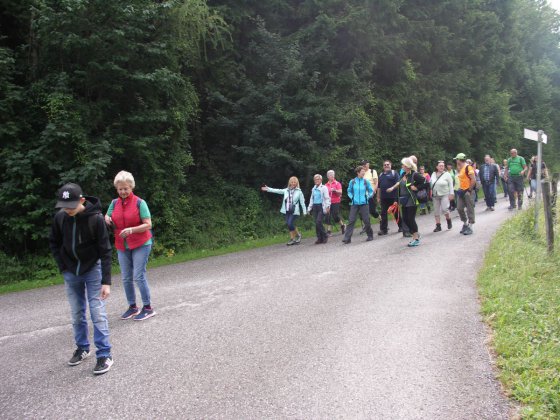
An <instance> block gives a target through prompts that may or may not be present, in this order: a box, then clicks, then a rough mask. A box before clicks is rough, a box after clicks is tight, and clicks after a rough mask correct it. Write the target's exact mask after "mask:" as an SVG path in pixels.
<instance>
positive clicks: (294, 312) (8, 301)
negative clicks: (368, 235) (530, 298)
mask: <svg viewBox="0 0 560 420" xmlns="http://www.w3.org/2000/svg"><path fill="white" fill-rule="evenodd" d="M506 206H507V203H506V200H504V199H503V198H500V203H499V205H498V207H497V210H496V211H495V212H483V211H482V210H483V207H485V206H484V205H483V203H479V205H478V206H477V223H476V225H475V228H474V231H475V233H474V235H472V236H467V237H465V236H462V235H460V234H459V229H460V227H461V225H460V222H459V220H458V219H457V214H456V212H454V223H455V225H454V227H453V229H452V230H450V231H447V230H446V229H445V227H444V231H443V232H439V233H432V229H433V227H434V221H433V217H432V216H431V215H429V216H421V217H419V218H418V221H419V226H420V232H421V233H423V235H422V245H421V246H420V247H418V248H407V247H406V243H407V242H408V240H407V239H403V238H402V236H401V234H398V233H397V232H396V226H395V224H394V223H392V224H391V225H390V227H391V231H390V234H389V235H388V236H385V237H378V236H377V235H376V236H375V240H374V241H373V242H367V243H366V242H365V236H359V235H358V234H357V233H358V232H359V228H358V229H357V230H356V232H355V235H354V237H353V240H352V243H351V244H349V245H344V244H342V243H341V239H342V237H341V236H340V233H339V232H338V233H335V235H334V236H333V237H332V238H331V239H330V241H329V243H328V244H326V245H314V244H313V242H314V238H304V241H303V243H302V244H301V245H298V246H292V247H286V246H285V245H278V246H271V247H267V248H261V249H256V250H252V251H246V252H240V253H235V254H230V255H225V256H220V257H213V258H208V259H203V260H198V261H193V262H189V263H184V264H178V265H174V266H167V267H162V268H158V269H153V270H150V271H149V281H150V285H151V290H152V299H153V305H154V308H155V309H156V311H157V313H158V314H157V315H156V316H155V317H154V318H152V319H149V320H146V321H143V322H135V321H132V320H127V321H122V320H120V319H119V315H120V314H121V313H122V312H124V310H125V309H126V301H125V298H124V292H123V289H122V287H121V282H120V278H119V277H118V276H117V277H116V278H114V280H113V284H114V285H113V287H112V294H111V297H110V299H109V301H108V304H107V309H108V314H109V322H110V329H111V335H112V338H111V340H112V345H113V356H114V359H115V364H114V365H113V368H112V369H111V371H109V372H108V373H107V374H105V375H102V376H94V375H93V374H92V369H93V366H94V364H95V359H94V357H90V358H89V359H87V360H86V361H85V362H84V363H82V364H81V365H79V366H75V367H69V366H67V365H66V362H67V360H68V359H69V358H70V356H71V355H72V352H73V350H74V344H73V338H72V328H71V324H70V314H69V306H68V304H67V301H66V297H65V293H64V289H63V286H54V287H50V288H46V289H38V290H32V291H27V292H21V293H15V294H9V295H4V296H0V360H2V369H1V370H0V418H2V419H22V418H45V419H66V418H68V419H76V418H80V419H99V418H114V419H143V418H192V419H198V418H205V419H214V418H223V419H265V418H266V419H276V418H298V419H326V418H348V419H507V418H509V417H510V416H511V414H512V407H511V405H510V403H509V402H508V400H507V399H506V398H505V397H504V395H503V393H502V391H501V388H500V384H499V382H498V381H497V380H496V372H495V368H494V366H493V362H492V357H491V355H490V353H489V350H488V348H487V345H486V341H487V339H488V331H487V330H486V328H485V325H484V324H483V322H482V319H481V315H480V313H479V310H480V305H479V301H478V294H477V289H476V285H475V277H476V274H477V271H478V270H479V268H480V267H481V264H482V260H483V256H484V253H485V251H486V248H487V246H488V244H489V241H490V239H491V237H492V235H493V234H494V232H495V230H496V229H497V228H498V226H499V225H500V224H501V223H502V222H503V221H504V220H505V219H506V218H507V217H508V216H509V215H511V213H510V212H508V211H507V210H506ZM374 229H375V230H377V227H374Z"/></svg>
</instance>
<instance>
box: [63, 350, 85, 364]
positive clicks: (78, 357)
mask: <svg viewBox="0 0 560 420" xmlns="http://www.w3.org/2000/svg"><path fill="white" fill-rule="evenodd" d="M88 356H89V350H83V349H79V348H78V349H76V351H75V352H74V355H73V356H72V358H71V359H70V360H69V361H68V365H70V366H76V365H79V364H80V363H82V362H83V361H84V359H86V358H87V357H88Z"/></svg>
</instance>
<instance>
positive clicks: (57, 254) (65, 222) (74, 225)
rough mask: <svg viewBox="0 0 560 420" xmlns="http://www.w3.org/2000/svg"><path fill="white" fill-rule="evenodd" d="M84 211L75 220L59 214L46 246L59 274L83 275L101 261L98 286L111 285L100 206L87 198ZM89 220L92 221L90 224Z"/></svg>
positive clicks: (108, 254)
mask: <svg viewBox="0 0 560 420" xmlns="http://www.w3.org/2000/svg"><path fill="white" fill-rule="evenodd" d="M84 206H85V210H84V211H83V212H81V213H78V214H77V215H76V216H74V217H71V216H68V215H67V214H66V213H65V212H64V211H62V210H61V211H59V212H58V213H57V214H56V215H55V216H54V219H53V223H52V226H51V234H50V237H49V246H50V248H51V252H52V254H53V257H54V259H55V260H56V263H57V264H58V268H59V269H60V272H63V271H71V272H72V273H74V274H75V275H82V274H84V273H86V272H88V271H89V270H91V268H92V267H93V266H94V265H95V263H96V262H97V261H98V260H99V259H101V273H102V274H101V284H111V257H112V255H111V252H112V251H111V241H110V240H109V233H108V232H107V226H106V225H105V220H104V219H103V215H102V214H101V204H100V202H99V199H98V198H96V197H86V202H85V203H84ZM90 218H95V219H92V220H91V221H90V220H89V219H90Z"/></svg>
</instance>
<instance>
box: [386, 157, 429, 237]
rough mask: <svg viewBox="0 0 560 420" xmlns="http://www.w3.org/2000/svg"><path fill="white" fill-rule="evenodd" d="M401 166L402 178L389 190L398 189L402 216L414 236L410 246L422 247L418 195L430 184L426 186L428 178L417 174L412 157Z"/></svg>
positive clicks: (404, 160) (402, 162)
mask: <svg viewBox="0 0 560 420" xmlns="http://www.w3.org/2000/svg"><path fill="white" fill-rule="evenodd" d="M401 164H402V176H401V178H400V180H399V181H398V182H397V183H395V185H393V186H392V187H391V188H389V191H394V190H396V189H398V192H399V205H400V206H401V214H402V215H403V219H404V222H405V223H406V225H407V226H408V228H409V229H410V233H411V234H412V240H411V241H410V242H409V243H408V246H409V247H415V246H418V245H420V233H419V232H418V225H417V224H416V209H417V208H418V199H417V194H418V192H419V191H422V190H425V189H426V188H427V187H428V184H426V178H424V177H423V176H422V175H420V173H418V172H416V169H417V166H416V163H414V161H413V160H412V158H411V157H406V158H403V159H402V160H401Z"/></svg>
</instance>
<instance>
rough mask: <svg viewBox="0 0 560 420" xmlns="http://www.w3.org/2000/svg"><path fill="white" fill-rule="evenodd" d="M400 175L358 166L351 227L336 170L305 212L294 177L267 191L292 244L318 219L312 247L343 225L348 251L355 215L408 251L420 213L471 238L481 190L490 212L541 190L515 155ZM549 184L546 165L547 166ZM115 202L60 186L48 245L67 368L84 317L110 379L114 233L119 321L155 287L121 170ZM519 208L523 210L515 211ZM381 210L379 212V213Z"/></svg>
mask: <svg viewBox="0 0 560 420" xmlns="http://www.w3.org/2000/svg"><path fill="white" fill-rule="evenodd" d="M400 163H401V167H400V168H399V169H395V168H393V163H392V162H391V161H390V160H385V161H383V169H382V170H381V171H380V173H379V174H378V173H377V171H375V170H374V169H372V168H370V164H369V162H368V161H366V160H364V161H362V162H361V164H360V165H359V166H357V167H356V168H355V177H354V178H353V179H351V180H350V182H349V183H348V186H347V188H346V194H347V197H348V200H349V204H350V212H349V216H348V223H345V222H344V219H343V218H342V215H341V201H342V198H343V194H344V191H343V187H342V184H341V183H340V182H339V181H337V180H336V177H335V175H336V174H335V171H334V170H329V171H328V172H327V182H326V183H323V176H322V175H320V174H316V175H315V176H314V177H313V183H314V186H313V188H312V189H311V193H310V197H309V200H308V202H307V204H306V202H305V198H304V194H303V193H302V191H301V189H300V184H299V180H298V178H296V177H295V176H292V177H291V178H290V179H289V180H288V186H287V187H286V188H281V189H275V188H270V187H268V186H266V185H263V186H262V187H261V189H262V191H266V192H269V193H275V194H280V195H282V206H281V209H280V212H281V213H282V214H283V215H284V217H285V222H286V225H287V227H288V230H289V232H290V239H289V242H288V245H290V246H291V245H296V244H299V243H300V242H301V238H302V236H301V233H300V232H299V231H298V229H297V227H296V221H297V219H298V217H299V216H300V215H306V214H308V213H309V214H312V215H313V217H314V220H315V229H316V236H317V240H316V241H315V243H316V244H325V243H327V241H328V238H329V237H330V236H331V235H332V231H333V228H335V227H336V226H339V227H340V230H341V233H342V234H343V235H344V236H343V240H342V242H343V243H344V244H350V243H351V240H352V235H353V233H354V227H355V224H356V221H357V220H358V217H359V218H360V219H361V220H362V232H363V233H365V234H366V235H367V239H366V241H372V240H373V237H374V234H373V230H372V227H371V222H370V216H373V217H375V218H377V217H379V218H380V223H379V232H378V233H377V234H378V235H379V236H383V235H387V234H388V231H389V227H388V224H389V215H392V216H393V218H394V220H395V221H396V223H397V225H398V230H399V232H402V234H403V236H404V237H407V238H410V242H409V243H408V246H409V247H417V246H419V245H420V233H419V231H418V225H417V223H416V214H417V213H418V208H420V212H424V213H425V212H426V211H427V212H428V213H429V212H431V209H432V207H433V210H434V217H435V228H434V230H433V231H434V232H440V231H441V230H442V225H441V221H442V216H443V217H444V218H445V221H446V225H447V229H452V227H453V224H452V221H451V217H450V213H451V212H452V211H454V210H455V209H457V211H458V213H459V217H460V220H461V221H462V222H463V226H462V228H461V231H460V233H461V234H463V235H471V234H472V233H473V225H474V223H475V212H474V206H475V202H476V201H477V191H478V190H479V189H482V190H483V191H484V197H485V201H486V206H487V210H489V211H494V206H495V204H496V202H497V198H496V189H497V185H498V183H499V182H500V180H501V182H502V185H503V188H504V194H505V197H509V199H510V207H509V208H510V210H513V209H514V208H519V209H520V208H521V206H522V205H523V191H524V178H525V177H527V178H528V179H529V180H530V183H531V193H530V194H529V196H530V197H531V196H532V195H533V194H534V191H535V190H536V173H537V167H536V166H537V163H536V159H532V160H531V166H530V168H528V167H527V165H526V163H525V160H524V159H523V158H522V157H520V156H518V155H517V151H516V150H515V149H512V150H511V157H510V158H509V159H507V160H504V161H503V165H502V166H499V165H497V164H496V163H495V162H494V160H493V159H492V157H491V156H490V155H486V156H485V158H484V164H482V165H481V166H480V168H478V167H477V165H476V163H475V162H472V161H470V160H469V159H467V157H466V156H465V154H463V153H459V154H457V156H455V158H454V163H446V162H445V161H443V160H441V161H439V162H437V166H436V169H435V171H434V172H433V173H432V174H431V175H430V174H429V173H428V172H426V171H425V167H424V166H420V167H419V168H418V160H417V158H416V157H415V156H408V157H405V158H403V159H402V160H401V162H400ZM542 169H543V171H544V172H543V173H544V176H546V166H545V165H544V163H543V167H542ZM113 184H114V187H115V189H116V192H117V198H115V199H114V200H112V201H111V203H110V205H109V208H108V210H107V212H106V214H105V215H103V214H102V208H101V203H100V201H99V199H98V198H96V197H92V196H87V195H85V194H84V193H83V192H82V189H81V187H80V186H79V185H77V184H74V183H69V184H65V185H63V186H62V187H61V188H60V189H59V190H58V193H57V202H56V208H58V209H60V210H59V211H58V212H57V213H56V215H55V217H54V219H53V222H52V226H51V234H50V237H49V244H50V248H51V252H52V254H53V257H54V259H55V260H56V262H57V264H58V268H59V270H60V272H61V273H62V275H63V277H64V284H65V289H66V294H67V297H68V301H69V304H70V308H71V314H72V326H73V330H74V341H75V343H76V349H75V351H74V353H73V355H72V357H71V358H70V360H69V361H68V364H69V365H70V366H76V365H79V364H81V363H82V362H83V361H84V360H85V359H86V358H87V357H88V356H89V355H90V342H89V332H88V323H87V318H86V311H87V308H88V306H89V312H90V316H91V320H92V323H93V340H94V343H95V346H96V349H97V350H96V359H97V361H96V364H95V367H94V369H93V373H94V374H96V375H99V374H103V373H105V372H107V371H108V370H109V369H110V368H111V366H112V365H113V357H112V354H111V344H110V342H109V326H108V320H107V312H106V309H105V303H104V302H105V300H106V299H107V297H109V295H110V286H111V259H112V247H111V243H110V236H109V231H112V232H113V234H114V246H115V247H116V249H117V256H118V261H119V265H120V268H121V273H122V281H123V287H124V291H125V295H126V300H127V302H126V304H127V306H126V310H125V311H124V312H123V314H122V315H121V319H133V320H135V321H143V320H146V319H149V318H151V317H153V316H154V315H155V314H156V312H155V311H154V309H153V308H152V302H151V296H150V287H149V285H148V279H147V276H146V264H147V262H148V257H149V255H150V252H151V249H152V241H153V238H152V231H151V229H152V221H151V219H152V217H151V214H150V210H149V208H148V205H147V203H146V201H145V200H143V199H141V198H140V197H138V196H136V195H135V194H134V188H135V182H134V177H133V176H132V174H131V173H129V172H126V171H121V172H119V173H118V174H117V175H116V176H115V179H114V183H113ZM516 206H517V207H516ZM378 208H379V212H378ZM135 286H136V287H137V288H138V290H139V292H140V298H141V300H142V306H141V307H140V306H138V305H137V301H136V292H135V290H136V288H135Z"/></svg>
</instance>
